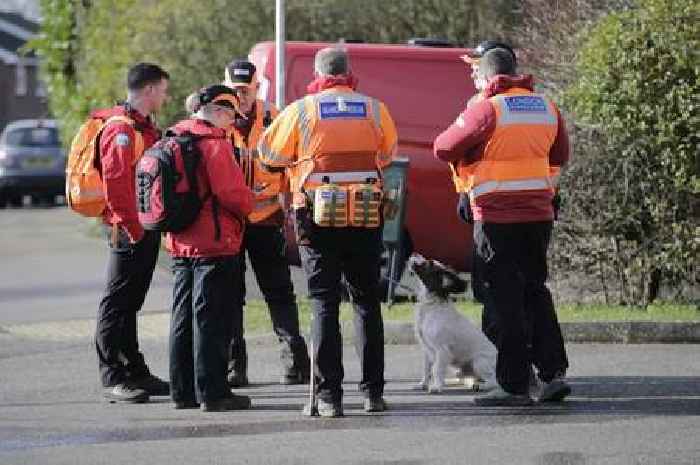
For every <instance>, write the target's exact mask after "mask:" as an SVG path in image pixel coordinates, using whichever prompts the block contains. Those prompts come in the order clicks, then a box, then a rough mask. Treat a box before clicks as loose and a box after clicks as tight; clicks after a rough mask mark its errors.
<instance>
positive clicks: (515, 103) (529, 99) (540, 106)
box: [505, 95, 547, 113]
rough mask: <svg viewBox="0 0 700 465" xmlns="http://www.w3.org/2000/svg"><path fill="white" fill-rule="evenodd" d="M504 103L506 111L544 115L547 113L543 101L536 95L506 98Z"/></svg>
mask: <svg viewBox="0 0 700 465" xmlns="http://www.w3.org/2000/svg"><path fill="white" fill-rule="evenodd" d="M505 101H506V106H507V107H508V111H513V112H518V113H544V112H546V111H547V105H545V103H544V99H543V98H542V97H539V96H536V95H534V96H532V95H519V96H514V97H506V98H505Z"/></svg>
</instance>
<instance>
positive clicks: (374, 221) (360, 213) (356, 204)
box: [348, 182, 382, 228]
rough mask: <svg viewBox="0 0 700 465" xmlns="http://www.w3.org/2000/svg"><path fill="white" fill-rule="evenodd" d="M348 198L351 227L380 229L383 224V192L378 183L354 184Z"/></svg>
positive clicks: (349, 190)
mask: <svg viewBox="0 0 700 465" xmlns="http://www.w3.org/2000/svg"><path fill="white" fill-rule="evenodd" d="M348 196H349V198H350V202H349V203H350V208H349V223H350V226H353V227H356V228H378V227H379V224H380V223H381V212H380V209H381V206H382V190H381V189H380V188H379V187H377V184H376V182H368V183H367V184H352V185H351V186H349V187H348Z"/></svg>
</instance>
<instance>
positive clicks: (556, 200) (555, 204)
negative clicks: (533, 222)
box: [552, 192, 561, 221]
mask: <svg viewBox="0 0 700 465" xmlns="http://www.w3.org/2000/svg"><path fill="white" fill-rule="evenodd" d="M560 209H561V196H560V195H559V192H557V193H556V194H554V197H552V210H554V221H556V220H558V219H559V210H560Z"/></svg>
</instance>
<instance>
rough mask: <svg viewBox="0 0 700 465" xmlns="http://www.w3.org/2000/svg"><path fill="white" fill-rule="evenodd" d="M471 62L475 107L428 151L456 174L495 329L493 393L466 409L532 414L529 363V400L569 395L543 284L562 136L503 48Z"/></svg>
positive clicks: (553, 110)
mask: <svg viewBox="0 0 700 465" xmlns="http://www.w3.org/2000/svg"><path fill="white" fill-rule="evenodd" d="M475 52H476V53H475V54H474V56H471V57H467V59H468V60H472V63H474V64H478V68H477V70H476V72H475V73H474V75H473V77H474V79H475V84H476V86H477V88H479V89H482V91H481V94H482V95H483V99H481V100H480V101H478V102H475V103H473V104H472V105H470V106H469V107H468V108H467V109H466V110H465V111H464V112H462V114H460V115H459V117H458V118H457V120H456V121H455V122H454V123H453V124H452V125H451V126H450V127H449V128H447V129H446V130H445V131H444V132H443V133H441V134H440V135H439V136H438V137H437V138H436V139H435V143H434V152H435V156H436V157H437V158H439V159H441V160H443V161H446V162H449V163H452V164H455V165H456V166H457V169H456V170H455V171H456V176H455V177H456V178H457V181H458V182H456V183H455V184H456V187H457V190H458V191H459V192H460V194H462V195H466V196H468V198H469V206H470V208H471V209H472V212H473V216H474V244H475V252H476V255H477V261H478V262H479V266H478V270H477V271H478V273H479V278H478V279H479V280H480V281H482V283H481V284H482V286H481V291H483V296H482V298H484V299H485V301H486V303H487V305H486V307H487V309H488V311H489V312H492V313H493V318H494V321H496V324H495V331H494V333H492V334H491V337H493V338H494V339H495V345H496V347H497V349H498V360H497V366H496V377H497V380H498V383H499V386H498V387H497V388H496V389H494V390H493V391H491V392H489V393H487V394H485V395H482V396H479V397H477V398H475V403H476V404H477V405H489V406H500V405H529V404H531V403H532V397H531V392H530V371H531V368H530V364H531V363H534V365H535V366H536V367H537V369H538V375H539V378H540V380H541V383H540V384H539V385H538V388H537V389H533V391H534V392H533V393H532V394H534V396H535V398H536V400H538V401H558V400H562V399H563V398H564V397H566V396H567V395H568V394H569V393H570V392H571V388H570V386H569V385H568V384H567V383H566V382H565V381H564V375H565V372H566V369H567V368H568V359H567V356H566V350H565V349H564V344H563V338H562V335H561V328H560V327H559V322H558V321H557V317H556V313H555V310H554V305H553V303H552V297H551V294H550V292H549V289H548V288H547V286H546V284H545V281H546V278H547V248H548V246H549V240H550V237H551V231H552V223H553V219H554V211H553V206H552V199H553V197H554V194H555V191H556V186H555V182H554V180H553V179H552V173H553V171H554V172H556V171H557V170H556V169H554V170H552V167H561V166H562V165H564V164H565V163H566V162H567V161H568V158H569V141H568V137H567V134H566V127H565V125H564V121H563V119H562V117H561V115H560V113H559V110H558V109H557V107H556V106H555V105H554V103H553V102H551V101H550V100H549V99H547V98H546V97H544V96H542V95H539V94H536V93H535V92H533V83H532V76H530V75H519V74H516V57H515V54H514V53H513V51H512V50H511V49H510V47H508V46H502V45H500V46H498V45H497V46H495V47H493V48H491V49H489V50H487V51H485V52H484V51H483V50H482V51H481V52H480V51H479V47H477V49H476V51H475ZM477 60H478V61H477ZM528 328H529V329H530V330H531V332H532V334H531V336H530V341H528V334H527V333H528ZM528 342H530V346H528Z"/></svg>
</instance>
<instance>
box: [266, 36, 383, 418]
mask: <svg viewBox="0 0 700 465" xmlns="http://www.w3.org/2000/svg"><path fill="white" fill-rule="evenodd" d="M348 61H349V60H348V55H347V52H346V51H345V50H344V49H342V48H340V47H331V48H325V49H322V50H320V51H319V52H318V53H317V54H316V56H315V59H314V69H315V76H316V79H315V80H314V81H313V82H312V83H311V84H310V85H309V86H308V91H309V95H307V96H306V97H304V98H301V99H299V100H297V101H295V102H293V103H291V104H290V105H289V106H288V107H287V108H286V109H285V110H284V111H283V112H282V113H280V114H279V116H278V117H277V118H276V119H275V120H274V121H273V123H272V125H271V126H270V127H269V128H268V129H267V130H266V131H265V133H264V134H263V136H262V138H261V140H260V144H259V145H258V150H259V152H260V160H261V161H262V163H263V164H264V166H266V167H267V168H268V169H270V170H272V171H275V170H284V169H286V170H287V172H288V173H289V176H290V189H291V192H292V196H293V197H292V207H293V210H294V213H295V226H296V236H297V242H298V244H299V248H300V253H301V258H302V263H303V266H304V271H305V272H306V276H307V280H308V286H309V295H310V298H311V301H312V310H313V317H314V318H313V325H312V337H313V350H314V356H315V358H314V360H315V361H316V362H315V364H316V367H315V370H316V373H317V375H318V377H319V383H318V385H317V394H318V412H319V414H320V415H322V416H326V417H337V416H342V415H343V404H342V397H343V390H342V387H341V386H342V382H343V376H344V371H343V365H342V339H341V335H340V328H339V323H338V317H339V315H338V313H339V306H340V300H341V297H340V289H341V277H344V278H345V280H346V282H347V284H348V288H349V289H348V290H349V293H350V295H351V298H352V302H353V306H354V309H355V315H356V322H355V331H356V334H355V344H356V350H357V352H358V354H359V357H360V363H361V366H362V375H361V380H360V390H361V391H362V392H363V393H364V396H365V403H364V408H365V411H367V412H376V411H383V410H384V409H385V408H386V404H385V402H384V398H383V394H384V335H383V333H384V327H383V322H382V315H381V311H380V304H379V302H380V297H379V296H380V294H379V273H380V271H379V270H380V261H381V253H382V239H381V214H380V209H381V205H380V203H381V201H380V199H381V190H380V188H381V180H382V170H383V169H384V168H385V167H386V166H388V165H389V163H391V161H392V159H393V157H394V156H395V154H396V141H397V134H396V127H395V125H394V122H393V120H392V118H391V116H390V114H389V111H388V110H387V108H386V106H385V105H384V104H383V103H382V102H380V101H379V100H377V99H374V98H372V97H369V96H366V95H364V94H361V93H359V92H357V91H356V90H355V89H356V87H357V80H356V78H355V77H354V76H353V75H352V73H351V70H350V66H349V62H348Z"/></svg>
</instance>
